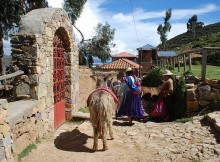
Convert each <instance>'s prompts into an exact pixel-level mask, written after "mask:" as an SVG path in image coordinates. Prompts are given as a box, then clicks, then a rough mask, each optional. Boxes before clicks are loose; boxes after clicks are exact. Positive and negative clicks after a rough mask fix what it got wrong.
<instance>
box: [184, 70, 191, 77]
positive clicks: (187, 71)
mask: <svg viewBox="0 0 220 162" xmlns="http://www.w3.org/2000/svg"><path fill="white" fill-rule="evenodd" d="M186 75H193V72H192V70H190V69H188V70H186V71H185V72H184V73H183V76H186Z"/></svg>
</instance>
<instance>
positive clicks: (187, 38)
mask: <svg viewBox="0 0 220 162" xmlns="http://www.w3.org/2000/svg"><path fill="white" fill-rule="evenodd" d="M204 46H206V47H210V46H211V47H219V46H220V22H218V23H215V24H210V25H206V26H204V27H202V28H199V29H197V31H196V33H195V37H193V36H192V33H190V32H185V33H183V34H180V35H177V36H175V37H173V38H172V39H170V40H167V41H166V45H165V47H164V48H165V49H167V50H174V51H176V52H177V53H179V52H182V51H185V50H189V49H192V48H196V47H204Z"/></svg>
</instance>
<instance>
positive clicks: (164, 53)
mask: <svg viewBox="0 0 220 162" xmlns="http://www.w3.org/2000/svg"><path fill="white" fill-rule="evenodd" d="M157 55H158V56H159V57H172V56H176V52H174V51H158V53H157Z"/></svg>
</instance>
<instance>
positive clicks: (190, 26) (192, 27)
mask: <svg viewBox="0 0 220 162" xmlns="http://www.w3.org/2000/svg"><path fill="white" fill-rule="evenodd" d="M203 26H204V23H203V22H198V17H197V15H193V16H192V17H191V18H190V19H189V20H188V22H187V32H190V33H192V34H193V37H195V33H196V31H197V30H198V29H199V28H202V27H203Z"/></svg>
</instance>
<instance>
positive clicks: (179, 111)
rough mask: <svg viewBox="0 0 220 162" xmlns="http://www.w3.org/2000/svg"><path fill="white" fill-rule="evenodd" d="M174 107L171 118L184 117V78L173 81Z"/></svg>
mask: <svg viewBox="0 0 220 162" xmlns="http://www.w3.org/2000/svg"><path fill="white" fill-rule="evenodd" d="M173 96H174V107H173V114H174V116H173V118H174V119H181V118H184V117H186V111H187V108H186V83H185V80H184V78H180V79H179V80H177V79H174V92H173Z"/></svg>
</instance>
